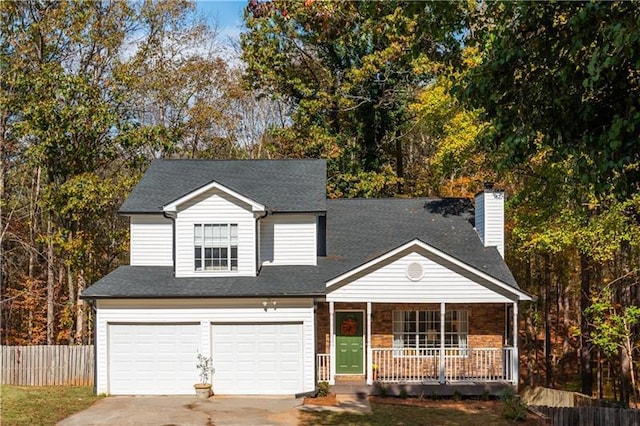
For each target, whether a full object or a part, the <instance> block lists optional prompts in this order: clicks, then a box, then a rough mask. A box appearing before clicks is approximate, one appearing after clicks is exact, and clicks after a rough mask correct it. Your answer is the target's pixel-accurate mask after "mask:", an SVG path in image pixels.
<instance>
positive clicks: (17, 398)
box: [0, 385, 101, 426]
mask: <svg viewBox="0 0 640 426" xmlns="http://www.w3.org/2000/svg"><path fill="white" fill-rule="evenodd" d="M100 398H101V397H98V396H95V395H94V394H93V388H91V387H86V386H42V387H35V386H28V387H26V386H10V385H2V386H1V387H0V413H2V414H1V417H0V418H1V421H0V423H1V424H2V425H3V426H5V425H54V424H56V422H58V421H60V420H62V419H64V418H66V417H69V416H70V415H71V414H73V413H77V412H78V411H81V410H84V409H85V408H87V407H89V406H91V405H92V404H93V403H94V402H96V401H97V400H99V399H100Z"/></svg>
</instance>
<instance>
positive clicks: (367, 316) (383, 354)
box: [316, 301, 518, 394]
mask: <svg viewBox="0 0 640 426" xmlns="http://www.w3.org/2000/svg"><path fill="white" fill-rule="evenodd" d="M517 315H518V305H517V302H512V303H464V304H461V303H445V302H441V303H374V302H359V303H353V302H336V301H329V302H324V303H319V304H318V309H317V321H318V322H317V344H316V345H317V351H318V352H317V353H318V354H317V370H316V371H317V380H318V382H324V381H326V382H328V383H329V384H330V385H336V384H343V385H344V384H345V383H347V384H349V383H351V384H354V385H355V384H358V383H359V384H366V385H372V384H374V383H380V384H385V385H410V386H413V387H415V386H418V385H420V386H424V385H444V384H455V385H461V384H466V385H480V389H485V390H486V389H487V388H486V385H487V384H491V383H495V384H501V383H502V384H511V385H517V383H518V347H517V339H513V336H517V333H518V330H517V323H518V322H517ZM440 391H441V390H440ZM483 392H484V391H481V392H480V394H481V393H483ZM461 393H462V394H464V392H461Z"/></svg>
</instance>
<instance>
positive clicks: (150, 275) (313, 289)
mask: <svg viewBox="0 0 640 426" xmlns="http://www.w3.org/2000/svg"><path fill="white" fill-rule="evenodd" d="M321 270H322V268H320V267H317V266H270V267H269V268H263V270H262V273H261V274H260V276H258V277H225V278H199V277H196V278H191V277H189V278H187V277H185V278H175V277H174V276H173V267H171V266H121V267H119V268H118V269H116V270H115V271H113V272H111V273H110V274H109V275H107V276H106V277H104V278H102V279H101V280H100V281H98V282H97V283H95V284H94V285H92V286H91V287H89V288H87V289H86V290H85V291H83V292H82V297H83V298H89V299H94V298H98V299H99V298H118V297H126V298H159V297H162V298H185V297H269V296H313V295H323V294H324V290H325V285H324V281H323V280H322V278H321V277H319V273H320V272H321ZM301 275H304V276H305V277H306V279H304V280H300V279H299V277H300V276H301Z"/></svg>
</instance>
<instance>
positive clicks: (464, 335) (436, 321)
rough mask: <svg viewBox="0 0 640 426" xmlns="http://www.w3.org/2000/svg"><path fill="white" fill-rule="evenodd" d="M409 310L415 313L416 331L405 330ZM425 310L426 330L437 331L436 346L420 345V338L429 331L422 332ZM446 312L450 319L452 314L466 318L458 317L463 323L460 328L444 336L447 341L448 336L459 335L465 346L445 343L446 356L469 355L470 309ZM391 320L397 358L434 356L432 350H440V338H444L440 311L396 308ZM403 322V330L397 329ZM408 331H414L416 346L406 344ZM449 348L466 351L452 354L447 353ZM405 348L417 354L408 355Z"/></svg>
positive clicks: (394, 352) (457, 319) (458, 356)
mask: <svg viewBox="0 0 640 426" xmlns="http://www.w3.org/2000/svg"><path fill="white" fill-rule="evenodd" d="M407 312H413V313H414V314H415V331H414V332H405V331H404V323H405V320H404V318H405V314H406V313H407ZM421 312H423V313H424V317H425V321H424V322H425V323H426V325H425V330H431V331H435V332H436V333H437V336H438V337H437V340H438V342H437V344H434V346H427V347H424V346H423V347H420V346H419V343H420V342H419V340H420V337H426V336H425V335H426V334H427V333H429V331H425V332H423V333H421V332H420V313H421ZM446 314H448V316H449V315H450V316H449V318H448V319H447V320H448V321H452V320H453V319H451V316H455V317H458V316H463V317H464V319H462V320H461V319H459V318H456V319H455V320H456V321H459V322H461V324H460V325H459V327H460V328H459V330H458V331H455V332H452V331H449V332H445V335H444V338H445V341H446V339H447V337H448V336H453V335H457V336H458V342H460V341H464V343H465V344H464V346H460V345H459V344H458V345H456V346H447V345H445V348H444V349H445V356H446V357H448V358H460V357H467V356H468V353H469V352H468V349H469V311H467V310H451V311H447V312H446ZM398 317H401V318H400V319H398ZM391 321H392V329H391V332H392V334H393V349H395V350H394V351H393V356H394V357H396V358H420V357H424V356H432V355H433V354H430V353H429V352H430V351H437V350H439V349H440V348H441V347H440V342H439V341H440V339H441V338H442V336H440V311H436V310H419V309H416V310H413V309H402V310H400V309H398V310H394V311H393V312H392V316H391ZM398 323H399V324H401V325H402V328H403V329H402V330H397V324H398ZM429 324H432V326H431V327H430V326H429ZM407 333H412V334H413V335H414V337H415V346H414V347H409V346H405V342H404V334H407ZM398 335H401V339H398V338H397V336H398ZM399 341H400V342H401V344H402V346H399V345H398V342H399ZM448 349H456V350H465V349H466V350H465V351H459V352H458V355H451V354H447V350H448ZM405 350H407V351H415V354H413V355H406V354H405Z"/></svg>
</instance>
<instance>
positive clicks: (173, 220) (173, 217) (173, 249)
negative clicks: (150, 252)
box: [162, 211, 176, 277]
mask: <svg viewBox="0 0 640 426" xmlns="http://www.w3.org/2000/svg"><path fill="white" fill-rule="evenodd" d="M162 215H163V216H164V217H165V218H167V219H169V220H171V227H172V233H173V238H172V239H171V260H172V263H173V276H174V277H175V276H176V214H175V213H173V214H172V213H167V212H166V211H165V212H162Z"/></svg>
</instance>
